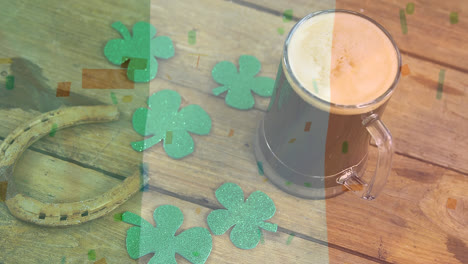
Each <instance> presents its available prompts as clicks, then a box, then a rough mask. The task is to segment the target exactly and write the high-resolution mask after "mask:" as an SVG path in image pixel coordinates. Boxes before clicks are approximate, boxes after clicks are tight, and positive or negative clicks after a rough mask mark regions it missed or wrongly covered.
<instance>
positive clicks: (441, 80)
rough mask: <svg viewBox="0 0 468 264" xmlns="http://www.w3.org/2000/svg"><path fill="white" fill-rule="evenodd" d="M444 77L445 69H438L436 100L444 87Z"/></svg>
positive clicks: (440, 97)
mask: <svg viewBox="0 0 468 264" xmlns="http://www.w3.org/2000/svg"><path fill="white" fill-rule="evenodd" d="M444 79H445V70H440V72H439V82H438V83H437V95H436V98H437V99H438V100H440V99H442V91H443V88H444Z"/></svg>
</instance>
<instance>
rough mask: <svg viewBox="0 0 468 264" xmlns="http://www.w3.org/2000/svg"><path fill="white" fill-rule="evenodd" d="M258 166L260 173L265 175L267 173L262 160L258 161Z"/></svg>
mask: <svg viewBox="0 0 468 264" xmlns="http://www.w3.org/2000/svg"><path fill="white" fill-rule="evenodd" d="M257 167H258V174H260V175H264V174H265V173H264V172H263V164H262V162H261V161H257Z"/></svg>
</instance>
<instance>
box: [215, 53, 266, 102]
mask: <svg viewBox="0 0 468 264" xmlns="http://www.w3.org/2000/svg"><path fill="white" fill-rule="evenodd" d="M260 68H261V65H260V61H258V59H257V58H255V57H254V56H249V55H242V56H240V58H239V73H238V72H237V68H236V66H235V65H234V64H233V63H232V62H229V61H222V62H220V63H218V64H216V65H215V67H214V68H213V71H212V72H211V75H212V76H213V79H214V80H215V81H216V82H218V83H220V84H223V85H224V86H220V87H217V88H215V89H213V94H214V95H216V96H218V95H220V94H222V93H224V92H226V91H228V92H227V95H226V103H227V104H228V105H229V106H232V107H234V108H238V109H250V108H252V107H253V106H254V104H255V99H254V97H253V95H252V92H251V91H250V90H252V91H254V92H255V93H256V94H258V95H260V96H265V97H267V96H271V95H272V93H273V88H274V85H275V81H274V80H273V79H271V78H268V77H255V75H257V74H258V73H259V72H260Z"/></svg>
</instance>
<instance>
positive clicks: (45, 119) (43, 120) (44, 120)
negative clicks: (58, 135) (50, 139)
mask: <svg viewBox="0 0 468 264" xmlns="http://www.w3.org/2000/svg"><path fill="white" fill-rule="evenodd" d="M47 120H49V118H47V117H46V118H44V119H42V120H41V122H46V121H47Z"/></svg>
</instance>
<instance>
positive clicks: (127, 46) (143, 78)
mask: <svg viewBox="0 0 468 264" xmlns="http://www.w3.org/2000/svg"><path fill="white" fill-rule="evenodd" d="M112 27H113V28H114V29H115V30H117V31H118V32H119V33H120V34H121V35H122V37H123V39H112V40H110V41H109V42H107V44H106V46H105V47H104V55H105V56H106V58H107V59H108V60H109V61H110V62H111V63H113V64H117V65H121V64H122V63H123V62H125V61H127V60H129V59H130V63H129V64H128V69H127V77H128V78H129V79H130V80H132V81H134V82H149V81H150V80H152V79H154V77H156V74H157V72H158V61H157V60H156V58H159V59H169V58H171V57H172V56H174V46H173V43H172V40H171V39H170V38H169V37H166V36H161V37H154V36H155V35H156V28H155V27H154V26H153V25H151V24H149V23H147V22H143V21H142V22H138V23H136V24H135V25H134V26H133V29H132V33H133V37H132V36H131V35H130V32H129V31H128V29H127V28H126V27H125V25H124V24H122V23H121V22H119V21H118V22H115V23H113V24H112Z"/></svg>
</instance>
